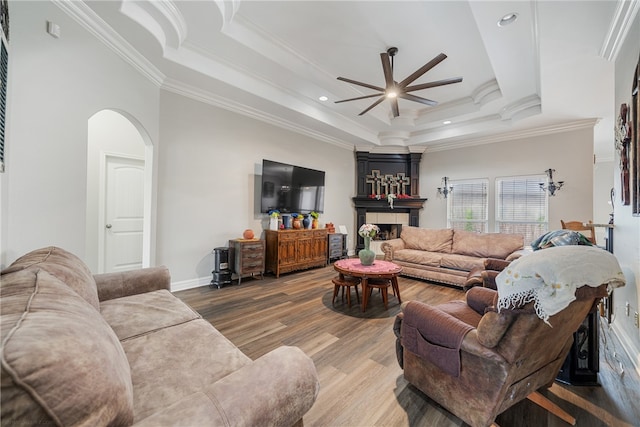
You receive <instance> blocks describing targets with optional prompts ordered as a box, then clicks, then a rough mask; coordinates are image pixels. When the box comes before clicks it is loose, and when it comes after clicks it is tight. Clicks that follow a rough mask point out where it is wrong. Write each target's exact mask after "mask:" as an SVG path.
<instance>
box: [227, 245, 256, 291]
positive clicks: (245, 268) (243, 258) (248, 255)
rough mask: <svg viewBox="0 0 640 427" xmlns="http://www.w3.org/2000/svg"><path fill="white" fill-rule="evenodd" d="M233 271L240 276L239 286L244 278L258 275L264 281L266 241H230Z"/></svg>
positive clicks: (230, 258) (230, 257)
mask: <svg viewBox="0 0 640 427" xmlns="http://www.w3.org/2000/svg"><path fill="white" fill-rule="evenodd" d="M229 249H230V252H231V253H230V256H229V261H230V263H231V264H232V266H233V267H232V271H233V272H234V273H235V274H237V275H238V285H239V284H240V283H241V282H242V276H243V275H248V274H251V276H253V275H254V274H256V273H259V274H260V278H261V279H262V277H263V273H264V240H258V239H234V240H229Z"/></svg>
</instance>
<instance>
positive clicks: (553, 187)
mask: <svg viewBox="0 0 640 427" xmlns="http://www.w3.org/2000/svg"><path fill="white" fill-rule="evenodd" d="M555 171H556V170H555V169H547V170H546V171H545V172H546V173H547V178H548V179H547V186H546V187H545V186H544V182H541V183H540V184H539V185H540V189H541V190H542V191H545V190H549V195H550V196H555V195H556V191H558V190H560V189H561V188H562V186H563V185H564V181H558V182H553V173H554V172H555Z"/></svg>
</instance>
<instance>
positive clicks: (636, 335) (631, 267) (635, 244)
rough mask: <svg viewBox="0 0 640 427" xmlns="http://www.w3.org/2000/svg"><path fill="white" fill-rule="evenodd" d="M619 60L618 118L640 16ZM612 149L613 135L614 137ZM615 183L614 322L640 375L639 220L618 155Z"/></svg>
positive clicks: (639, 44) (637, 45)
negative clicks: (638, 319) (620, 283)
mask: <svg viewBox="0 0 640 427" xmlns="http://www.w3.org/2000/svg"><path fill="white" fill-rule="evenodd" d="M630 28H631V30H630V32H629V35H628V36H627V38H626V40H627V41H626V43H624V45H623V46H622V48H621V50H620V52H619V54H618V56H617V58H616V85H615V88H616V96H615V105H612V106H611V108H612V109H613V111H615V114H616V116H617V113H618V111H619V110H620V104H622V103H626V104H627V105H630V104H631V83H632V81H633V72H634V70H635V68H636V65H637V63H638V58H639V57H640V14H638V15H637V16H636V19H635V22H634V23H633V25H631V27H630ZM611 144H612V145H613V131H612V135H611ZM614 182H615V189H616V194H617V196H616V197H615V219H614V222H615V229H614V238H613V242H614V248H613V251H614V254H615V255H616V258H618V261H619V262H620V265H621V266H622V269H623V271H624V273H625V277H626V279H627V284H626V286H625V287H623V288H619V289H616V290H615V292H614V296H613V302H614V315H615V318H614V321H613V328H614V331H615V332H616V334H617V335H618V336H619V337H620V338H621V340H622V342H623V345H624V347H625V349H627V351H628V353H629V354H630V355H631V358H632V360H634V362H635V365H636V366H635V367H636V370H637V371H638V372H640V329H638V328H637V327H635V326H634V323H633V313H634V312H638V313H640V295H639V294H638V287H639V286H640V216H633V215H632V212H631V206H630V205H628V206H623V205H622V204H621V201H620V194H622V191H621V188H620V162H619V156H618V153H616V161H615V167H614ZM626 302H629V305H630V316H626V315H625V303H626Z"/></svg>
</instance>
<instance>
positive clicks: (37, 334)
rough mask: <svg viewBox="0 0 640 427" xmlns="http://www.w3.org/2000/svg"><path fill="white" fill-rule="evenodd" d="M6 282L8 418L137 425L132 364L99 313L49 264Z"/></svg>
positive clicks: (6, 277) (3, 326) (0, 292)
mask: <svg viewBox="0 0 640 427" xmlns="http://www.w3.org/2000/svg"><path fill="white" fill-rule="evenodd" d="M1 282H2V285H1V287H0V297H1V302H2V304H1V310H2V317H1V319H2V321H1V322H0V331H1V334H2V349H1V353H2V397H1V399H2V401H1V405H0V406H1V408H2V409H1V411H2V422H3V424H4V423H5V422H6V423H7V425H11V424H20V425H22V424H25V425H26V424H33V425H35V424H55V425H76V426H81V425H83V426H84V425H86V426H91V425H128V424H131V422H132V421H133V386H132V383H131V373H130V369H129V364H128V361H127V358H126V356H125V353H124V351H123V349H122V346H121V345H120V342H119V341H118V338H117V337H116V336H115V334H114V332H113V331H112V330H111V328H110V327H109V325H107V323H106V322H105V321H104V319H103V318H102V317H101V316H100V314H99V313H98V312H97V311H96V310H95V309H94V308H93V307H92V306H91V305H90V304H89V303H87V301H85V300H84V299H83V298H82V297H80V296H79V295H78V294H77V293H76V292H75V291H73V290H72V289H71V288H70V287H69V286H67V284H65V283H63V282H62V281H61V280H59V279H58V278H57V277H54V276H53V275H51V274H49V273H48V272H46V271H44V270H39V269H36V268H27V269H22V270H18V271H15V272H13V273H9V274H3V275H2V280H1Z"/></svg>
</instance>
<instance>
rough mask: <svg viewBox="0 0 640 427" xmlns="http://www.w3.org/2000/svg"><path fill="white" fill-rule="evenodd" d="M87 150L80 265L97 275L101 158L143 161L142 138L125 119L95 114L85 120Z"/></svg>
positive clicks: (116, 115)
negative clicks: (83, 252)
mask: <svg viewBox="0 0 640 427" xmlns="http://www.w3.org/2000/svg"><path fill="white" fill-rule="evenodd" d="M87 144H88V148H87V214H86V218H87V219H86V227H87V228H86V251H85V259H84V261H85V262H86V263H87V265H88V266H89V268H90V269H91V271H94V272H99V271H98V266H99V260H98V253H99V250H98V242H99V233H100V232H101V231H102V230H103V228H102V227H104V224H99V221H98V220H99V218H100V212H99V211H98V207H99V204H100V200H99V197H100V195H101V194H102V195H103V194H104V191H103V190H104V189H103V188H100V165H101V162H103V161H104V155H105V154H107V153H108V154H118V155H121V156H126V157H136V158H140V159H144V155H145V143H144V140H143V139H142V135H140V133H139V132H138V130H137V129H136V127H135V126H134V125H133V123H131V122H130V121H129V120H128V119H127V118H126V117H124V116H123V115H121V114H120V113H117V112H115V111H111V110H103V111H99V112H98V113H96V114H95V115H93V116H92V117H91V118H89V129H88V141H87Z"/></svg>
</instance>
